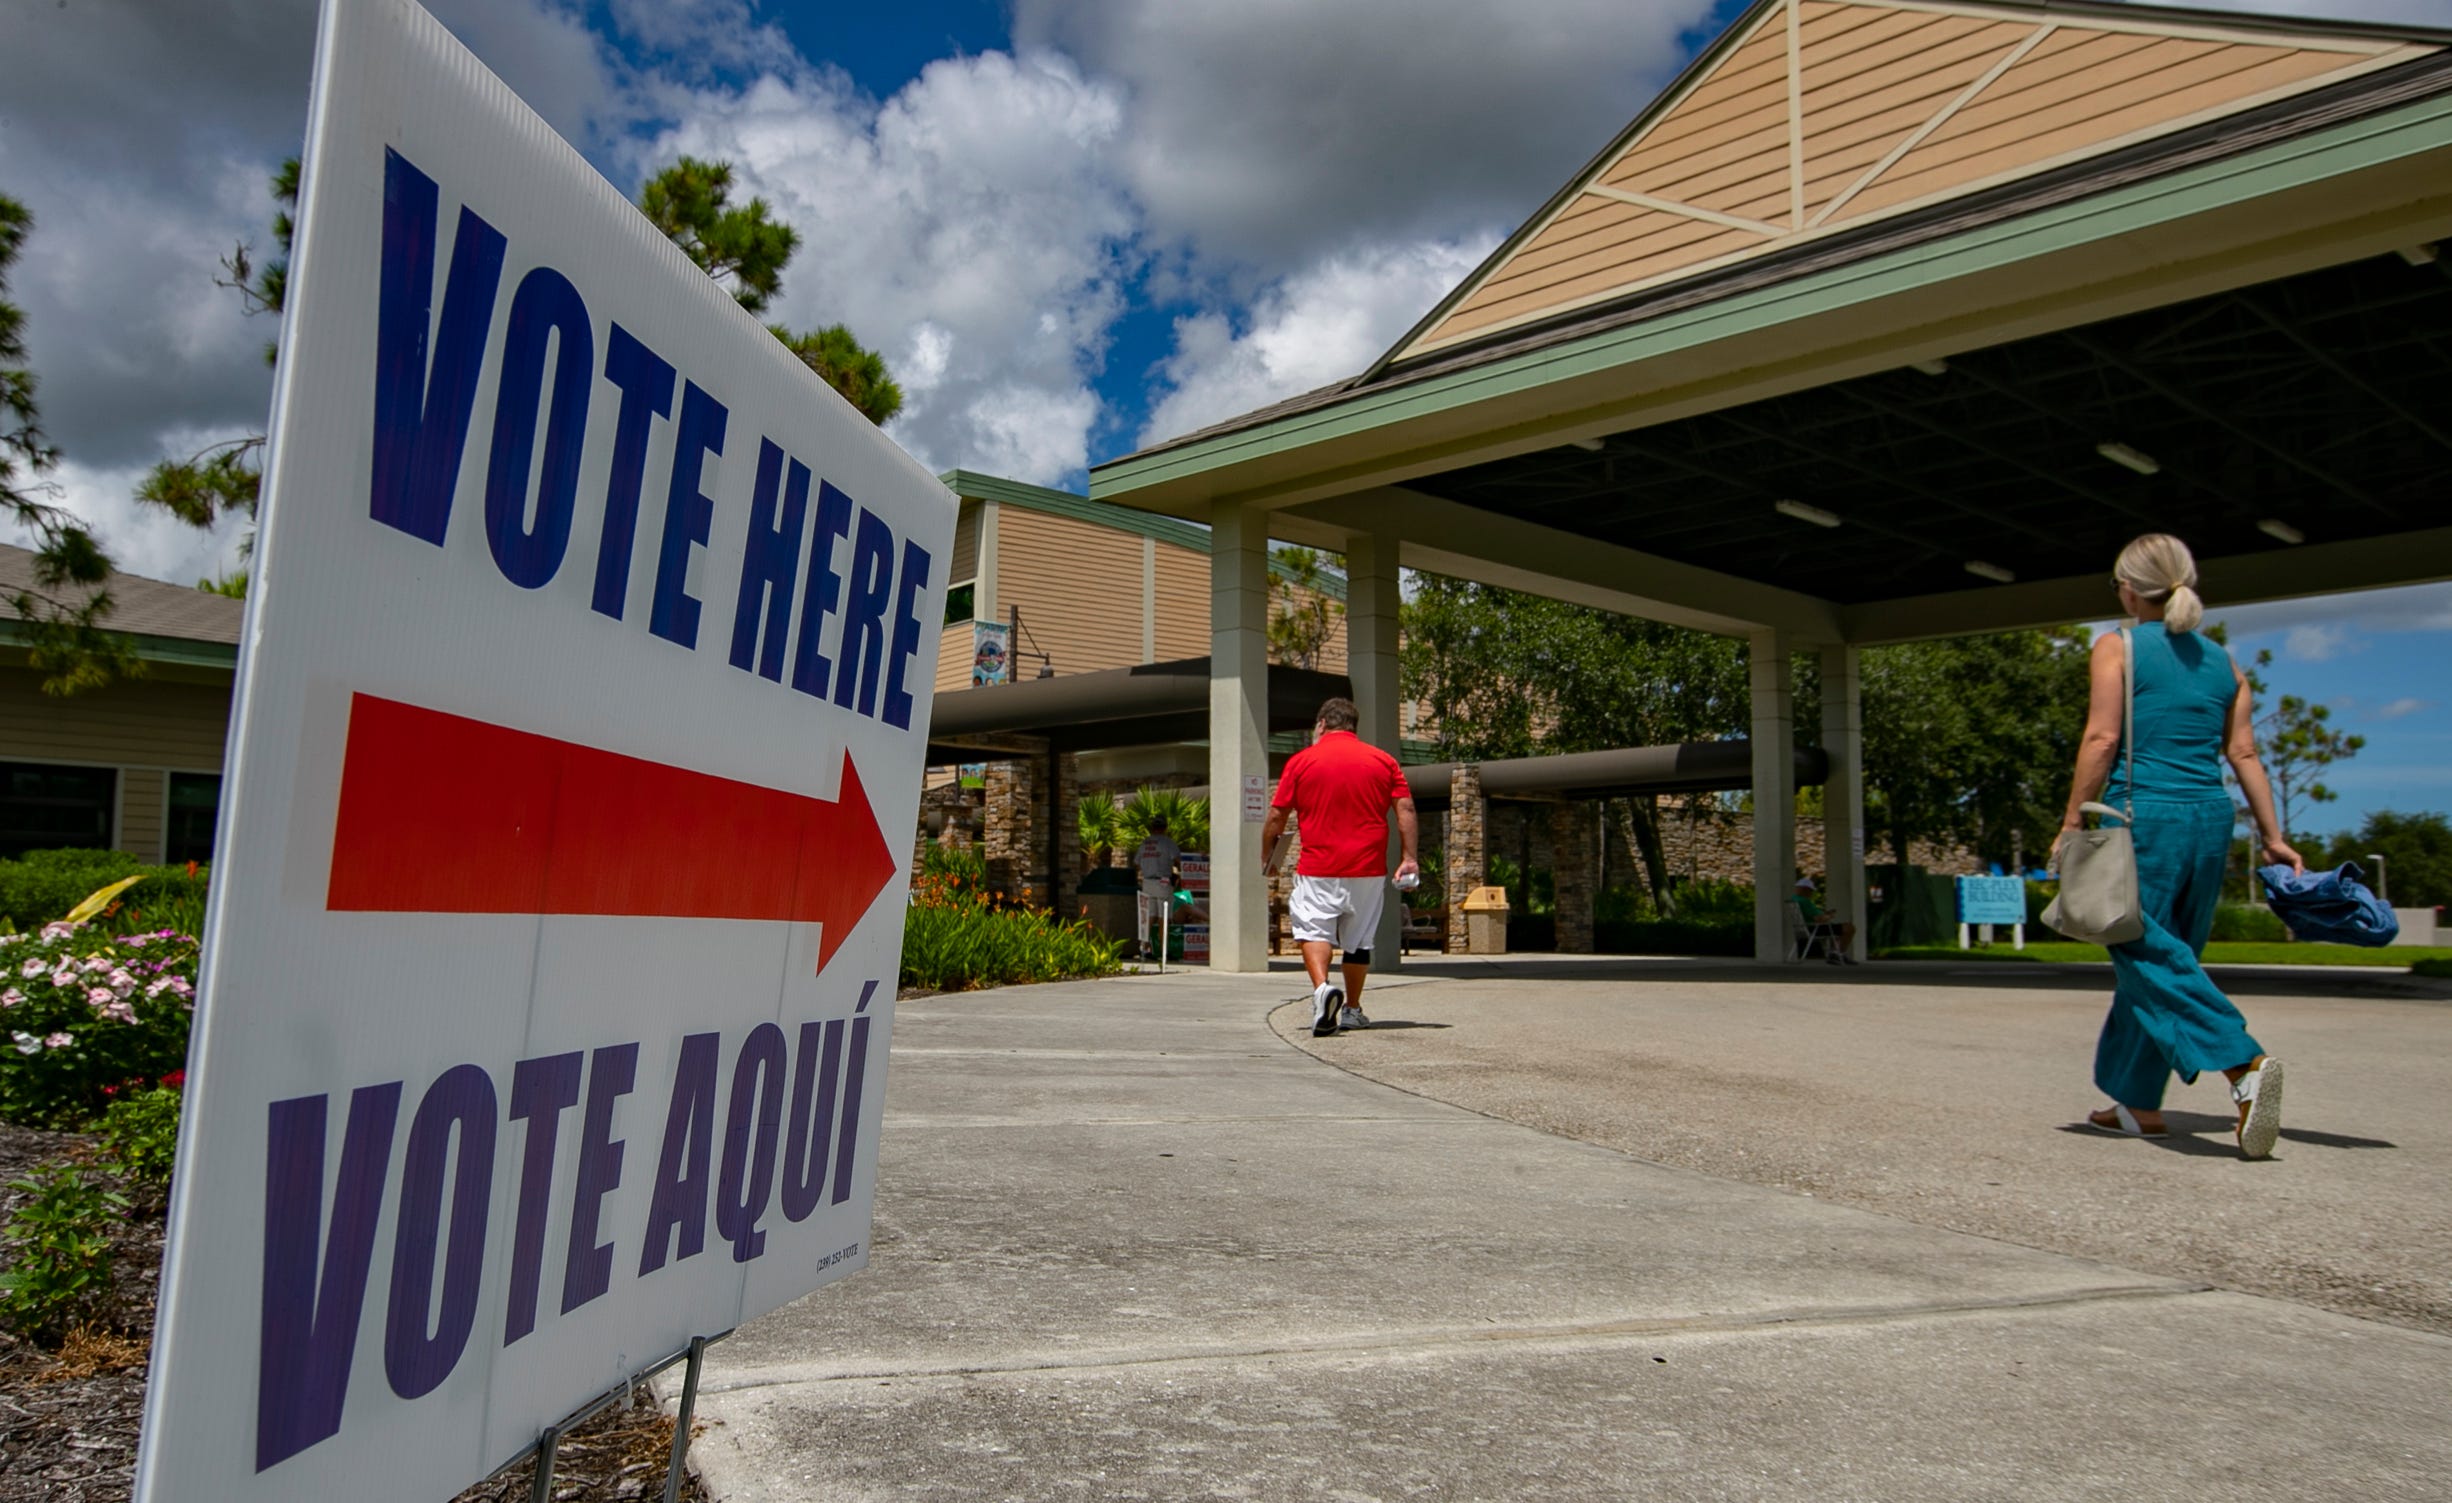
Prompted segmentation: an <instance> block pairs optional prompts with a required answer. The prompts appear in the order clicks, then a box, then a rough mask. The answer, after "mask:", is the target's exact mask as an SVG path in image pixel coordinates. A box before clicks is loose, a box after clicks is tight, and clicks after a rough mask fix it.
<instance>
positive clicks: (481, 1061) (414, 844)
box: [137, 0, 955, 1499]
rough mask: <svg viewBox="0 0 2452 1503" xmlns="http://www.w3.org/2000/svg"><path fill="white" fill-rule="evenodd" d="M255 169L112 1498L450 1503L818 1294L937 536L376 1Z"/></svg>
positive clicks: (849, 1255)
mask: <svg viewBox="0 0 2452 1503" xmlns="http://www.w3.org/2000/svg"><path fill="white" fill-rule="evenodd" d="M305 168H306V175H305V182H304V190H303V193H302V195H301V209H300V214H299V224H298V234H297V253H296V257H295V260H294V265H293V271H292V275H291V280H290V291H289V300H288V307H289V312H288V323H287V327H286V331H285V338H284V341H283V349H282V359H281V366H280V372H279V378H278V387H277V391H276V394H275V398H274V417H273V426H272V429H271V435H272V444H271V449H270V456H269V460H268V465H267V471H266V488H265V501H264V515H263V529H262V532H261V534H260V537H259V541H258V546H257V553H256V559H255V582H254V590H253V595H252V598H251V599H250V601H249V614H248V620H247V636H246V642H245V645H244V648H243V656H242V661H241V666H240V674H239V688H238V700H237V706H236V712H235V715H234V718H233V723H232V734H231V757H230V763H229V765H230V781H229V785H228V792H227V793H226V795H225V798H224V804H223V821H224V828H223V831H222V834H221V838H220V843H219V850H220V853H221V859H220V860H219V861H218V862H217V863H216V866H215V870H214V880H213V890H212V907H211V913H210V915H209V918H208V920H207V935H206V952H205V953H206V956H207V969H206V974H205V978H204V990H203V1000H202V1005H201V1008H200V1011H199V1014H198V1023H197V1027H198V1034H197V1041H196V1045H195V1049H194V1053H193V1069H192V1071H191V1074H190V1079H189V1099H188V1103H187V1113H188V1115H187V1120H186V1122H185V1124H184V1127H183V1136H182V1141H181V1144H180V1157H179V1175H178V1183H177V1187H176V1194H175V1198H174V1203H173V1206H172V1213H171V1232H170V1236H171V1241H170V1248H171V1251H170V1258H169V1262H168V1265H167V1271H166V1276H165V1279H164V1283H163V1289H162V1305H161V1315H160V1328H159V1333H158V1336H157V1339H156V1344H155V1349H154V1362H153V1369H152V1383H151V1387H150V1389H149V1391H148V1394H147V1401H146V1403H147V1412H146V1423H145V1432H144V1443H143V1454H142V1455H141V1457H140V1459H139V1465H138V1483H137V1490H138V1495H139V1496H140V1497H144V1498H169V1497H196V1498H235V1497H247V1498H293V1497H294V1498H318V1499H322V1498H336V1497H367V1496H398V1497H429V1498H439V1497H444V1496H448V1495H449V1494H450V1493H452V1492H453V1491H455V1490H457V1489H458V1488H460V1487H461V1486H463V1485H464V1484H466V1483H467V1482H469V1481H471V1480H473V1479H475V1478H477V1477H480V1476H482V1475H484V1474H485V1473H487V1472H489V1471H491V1470H492V1469H494V1468H495V1467H496V1466H498V1465H500V1464H501V1463H503V1462H505V1461H507V1460H510V1459H512V1458H514V1457H516V1456H517V1455H518V1454H519V1453H520V1452H521V1451H523V1450H524V1449H526V1448H527V1447H528V1446H529V1445H531V1444H532V1443H533V1442H534V1440H535V1439H536V1436H537V1434H538V1432H539V1431H540V1430H541V1429H543V1428H544V1427H545V1426H546V1425H548V1424H551V1423H553V1422H554V1421H555V1420H557V1419H559V1418H560V1417H561V1416H562V1415H564V1414H565V1413H567V1412H568V1411H569V1410H570V1409H571V1408H573V1407H574V1406H575V1405H577V1404H578V1403H580V1402H581V1401H583V1400H584V1399H586V1398H587V1397H588V1396H590V1395H592V1394H594V1393H597V1392H601V1391H603V1390H604V1389H606V1388H608V1387H610V1386H612V1385H613V1384H616V1383H619V1382H620V1381H621V1380H622V1379H623V1378H625V1377H626V1376H628V1375H630V1374H632V1373H635V1372H637V1371H638V1370H639V1369H640V1368H641V1367H642V1366H644V1365H645V1364H647V1363H648V1362H650V1361H652V1360H653V1359H655V1358H656V1357H658V1356H660V1355H662V1354H664V1353H666V1352H669V1351H672V1350H674V1349H675V1348H677V1347H679V1346H681V1345H683V1344H685V1343H686V1342H688V1341H689V1340H690V1339H691V1338H692V1337H693V1336H698V1335H706V1334H712V1333H715V1332H720V1331H723V1330H726V1329H729V1328H730V1327H732V1326H734V1325H736V1324H738V1323H739V1322H740V1321H742V1320H744V1319H747V1318H749V1317H751V1316H754V1315H757V1314H759V1313H761V1312H763V1311H766V1310H769V1309H772V1308H774V1307H775V1306H777V1305H780V1304H783V1303H784V1302H786V1301H788V1300H791V1299H793V1298H795V1297H797V1296H799V1295H801V1294H803V1293H805V1292H807V1291H808V1290H810V1289H812V1288H815V1287H816V1286H817V1285H819V1284H821V1283H824V1282H826V1281H827V1280H829V1279H832V1278H836V1277H839V1276H841V1275H842V1274H845V1273H849V1272H851V1271H853V1270H854V1269H857V1268H859V1267H861V1266H862V1265H863V1264H864V1263H865V1261H866V1257H867V1241H868V1226H869V1205H870V1197H871V1194H872V1191H873V1187H874V1180H875V1164H876V1145H877V1124H878V1119H879V1111H880V1107H881V1103H882V1098H883V1088H884V1081H885V1060H886V1043H887V1034H888V1032H889V1030H890V1029H891V1026H892V1016H893V994H894V978H895V975H896V973H897V969H898V965H899V955H900V943H901V929H902V910H903V906H904V893H905V890H906V885H907V880H908V873H907V871H906V870H905V861H904V857H903V854H902V853H903V852H905V851H906V850H907V849H908V845H909V841H908V836H907V832H908V831H910V830H911V829H912V828H913V825H914V819H915V815H916V810H917V804H918V796H919V778H920V771H921V767H922V763H923V752H924V746H923V743H924V741H925V738H926V733H927V724H928V713H929V704H930V697H931V689H932V685H933V681H934V652H933V644H934V640H935V636H936V632H935V629H934V628H935V624H936V623H937V622H938V621H939V620H940V619H941V617H942V611H943V592H944V584H945V580H944V573H945V568H944V560H945V559H946V558H947V557H948V555H949V549H950V542H951V535H952V526H953V517H954V506H955V503H954V501H953V498H952V497H951V496H950V495H949V494H947V493H946V491H945V490H944V489H943V488H942V487H941V486H940V485H938V484H937V482H936V481H935V480H934V479H932V478H931V477H930V476H929V475H928V474H927V473H926V472H925V471H924V470H923V469H922V468H921V467H920V466H919V465H918V464H916V463H915V462H913V461H912V460H911V459H910V458H909V457H908V456H906V455H904V454H903V453H902V452H901V451H900V450H899V449H897V448H895V446H894V445H893V444H891V443H890V442H888V441H887V440H886V439H885V438H883V437H882V436H881V435H880V434H878V432H877V431H876V430H875V429H874V428H873V427H872V426H870V425H869V424H868V423H867V422H866V421H865V420H863V419H862V418H860V417H859V416H858V415H857V414H856V413H854V412H853V411H852V410H851V409H850V408H849V407H848V406H847V405H846V404H844V403H843V402H842V400H841V399H840V398H838V397H837V396H835V395H834V394H833V393H832V392H831V391H829V390H827V389H826V388H825V387H824V386H823V384H822V383H820V382H818V381H817V380H816V378H815V377H814V376H812V375H811V374H810V373H809V371H808V370H807V369H806V368H805V367H803V366H802V365H801V364H800V363H799V362H798V361H797V360H796V359H794V358H793V357H792V356H791V355H790V354H789V353H788V352H787V351H786V350H784V349H783V347H782V346H781V345H780V344H779V343H778V342H777V341H776V340H775V338H774V337H773V336H772V335H771V334H769V333H768V332H767V331H766V330H765V329H764V328H762V327H761V326H760V325H759V324H758V322H757V321H756V320H755V319H753V318H752V317H750V316H749V315H748V314H747V313H745V312H743V311H742V310H741V309H740V308H739V307H738V306H737V305H736V304H735V303H734V302H733V300H732V299H731V298H730V297H729V296H728V295H727V294H726V293H725V292H724V291H723V290H722V289H721V288H719V287H717V286H716V285H715V284H714V283H713V282H711V281H710V280H709V279H708V278H707V277H706V276H705V275H704V274H703V273H702V272H700V271H699V270H698V269H697V268H696V267H695V266H693V265H692V264H691V263H690V262H689V261H688V260H687V259H686V258H685V257H684V256H682V254H681V253H680V252H679V251H678V250H676V249H675V248H674V247H673V246H672V245H671V244H669V243H668V242H666V241H665V240H664V239H663V238H662V237H661V236H659V235H658V234H656V232H655V231H654V230H653V229H652V227H650V226H649V225H648V224H647V223H646V222H645V221H644V220H643V219H642V218H641V217H640V216H639V215H638V214H637V213H636V212H635V211H634V210H633V209H632V208H631V207H630V206H629V204H628V203H627V202H626V201H625V200H624V199H623V198H622V196H621V195H620V194H619V193H618V192H616V191H615V190H614V189H613V188H612V186H611V185H609V184H608V183H606V182H605V181H604V180H603V179H602V178H601V177H599V176H598V175H597V174H596V173H595V172H594V171H593V170H592V169H591V168H589V167H588V166H587V164H586V163H585V162H584V161H583V160H582V159H581V158H580V157H579V156H578V155H577V154H576V153H575V152H573V151H572V150H571V149H570V148H569V147H568V146H567V145H565V144H564V143H563V142H562V141H561V140H560V139H559V138H557V137H556V136H555V135H554V134H553V133H552V132H551V131H550V130H549V129H548V128H547V127H546V126H545V125H544V123H543V122H542V121H540V120H538V119H537V118H536V116H535V115H533V114H532V113H531V112H529V111H528V110H527V108H526V107H525V106H523V105H522V104H521V103H520V102H519V101H518V99H517V98H515V97H514V96H513V95H512V94H511V93H510V92H509V90H507V89H506V88H504V87H503V85H502V84H501V83H500V82H499V81H498V80H496V79H495V78H494V77H493V76H492V75H491V74H489V73H488V72H486V71H485V69H484V68H483V67H482V66H481V65H479V64H478V63H477V61H476V60H475V59H474V58H473V57H471V56H470V55H469V54H468V53H467V52H466V51H465V50H464V49H462V48H461V47H460V46H459V45H458V44H457V43H456V42H455V41H454V40H453V39H452V38H451V37H450V35H449V34H448V33H447V32H445V31H444V30H443V28H442V27H441V26H440V25H438V24H437V23H435V22H434V20H433V19H432V18H431V17H429V16H427V15H426V14H425V12H424V11H422V10H421V9H419V8H418V7H417V6H415V5H414V4H411V3H409V0H326V4H325V6H324V10H323V19H322V31H321V35H320V39H319V42H318V48H317V61H316V83H315V93H314V104H313V109H312V112H311V119H310V125H309V135H308V143H307V151H306V158H305ZM923 644H925V648H924V647H923Z"/></svg>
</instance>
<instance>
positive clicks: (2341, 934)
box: [2256, 861, 2401, 947]
mask: <svg viewBox="0 0 2452 1503" xmlns="http://www.w3.org/2000/svg"><path fill="white" fill-rule="evenodd" d="M2256 875H2257V877H2258V878H2259V879H2260V880H2261V881H2263V883H2264V884H2265V898H2266V900H2267V901H2268V902H2270V903H2272V905H2273V911H2274V912H2275V913H2277V914H2280V915H2281V918H2282V922H2283V923H2285V924H2288V925H2289V926H2290V932H2291V933H2293V934H2295V935H2297V936H2298V937H2299V938H2301V939H2303V940H2308V941H2310V942H2313V943H2318V944H2336V945H2367V946H2370V947H2375V946H2381V945H2388V944H2391V943H2392V942H2393V940H2394V939H2396V938H2398V937H2399V936H2400V933H2401V920H2400V919H2399V918H2397V917H2396V916H2394V914H2393V911H2392V909H2391V907H2390V906H2388V905H2387V904H2386V903H2385V902H2384V900H2383V899H2382V898H2379V897H2377V896H2376V895H2375V894H2374V893H2372V892H2369V891H2368V890H2367V884H2366V883H2364V882H2361V881H2360V880H2359V878H2360V877H2361V876H2364V875H2365V873H2363V872H2361V871H2360V870H2359V869H2358V863H2357V862H2355V861H2346V862H2344V863H2342V865H2341V868H2340V869H2339V870H2337V871H2329V872H2315V871H2311V872H2309V873H2307V874H2306V875H2304V876H2302V875H2300V874H2299V873H2297V872H2294V871H2292V870H2291V869H2290V868H2289V867H2287V866H2265V867H2259V868H2257V872H2256Z"/></svg>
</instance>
